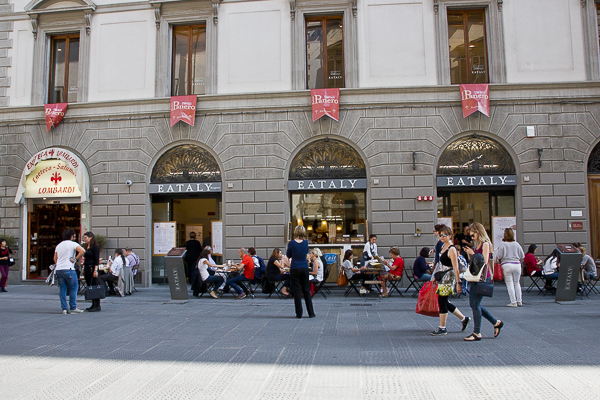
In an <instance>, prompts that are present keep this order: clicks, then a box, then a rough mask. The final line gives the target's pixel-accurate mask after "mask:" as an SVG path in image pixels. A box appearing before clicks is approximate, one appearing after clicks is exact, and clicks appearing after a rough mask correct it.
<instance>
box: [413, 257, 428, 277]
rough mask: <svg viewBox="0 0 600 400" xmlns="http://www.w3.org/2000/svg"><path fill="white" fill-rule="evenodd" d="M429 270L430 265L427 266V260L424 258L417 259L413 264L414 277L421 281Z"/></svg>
mask: <svg viewBox="0 0 600 400" xmlns="http://www.w3.org/2000/svg"><path fill="white" fill-rule="evenodd" d="M428 270H429V265H427V260H426V259H425V257H423V256H419V257H417V258H416V259H415V262H414V264H413V275H414V276H416V277H417V278H419V279H421V277H422V276H423V274H426V273H427V271H428Z"/></svg>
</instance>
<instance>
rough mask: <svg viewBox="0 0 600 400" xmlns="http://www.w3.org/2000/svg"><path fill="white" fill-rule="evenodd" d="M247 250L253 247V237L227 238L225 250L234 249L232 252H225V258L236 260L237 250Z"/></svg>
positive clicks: (237, 257)
mask: <svg viewBox="0 0 600 400" xmlns="http://www.w3.org/2000/svg"><path fill="white" fill-rule="evenodd" d="M242 247H244V248H246V249H247V248H248V247H254V238H253V237H239V238H238V237H228V238H227V249H235V250H234V251H229V250H227V258H229V259H233V260H238V259H239V256H238V252H237V249H239V248H242Z"/></svg>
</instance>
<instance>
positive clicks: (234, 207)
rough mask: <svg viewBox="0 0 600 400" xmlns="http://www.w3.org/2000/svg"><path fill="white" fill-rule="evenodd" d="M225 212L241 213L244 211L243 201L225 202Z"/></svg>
mask: <svg viewBox="0 0 600 400" xmlns="http://www.w3.org/2000/svg"><path fill="white" fill-rule="evenodd" d="M225 213H226V214H227V215H231V214H241V213H242V203H229V202H228V203H225Z"/></svg>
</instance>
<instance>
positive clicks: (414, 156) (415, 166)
mask: <svg viewBox="0 0 600 400" xmlns="http://www.w3.org/2000/svg"><path fill="white" fill-rule="evenodd" d="M416 169H417V152H416V151H413V171H414V170H416Z"/></svg>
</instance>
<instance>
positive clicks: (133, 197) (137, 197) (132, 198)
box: [119, 194, 147, 204]
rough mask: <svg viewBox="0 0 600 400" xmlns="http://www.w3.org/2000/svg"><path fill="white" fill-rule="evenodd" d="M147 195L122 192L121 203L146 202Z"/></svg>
mask: <svg viewBox="0 0 600 400" xmlns="http://www.w3.org/2000/svg"><path fill="white" fill-rule="evenodd" d="M146 197H147V196H146V195H145V194H120V195H119V204H144V203H145V202H146Z"/></svg>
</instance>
